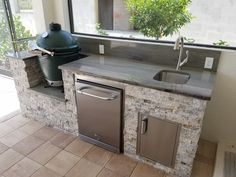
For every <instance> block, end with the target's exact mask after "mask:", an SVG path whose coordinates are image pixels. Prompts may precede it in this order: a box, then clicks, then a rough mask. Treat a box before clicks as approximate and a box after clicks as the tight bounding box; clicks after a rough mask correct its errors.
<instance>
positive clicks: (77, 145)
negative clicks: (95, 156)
mask: <svg viewBox="0 0 236 177" xmlns="http://www.w3.org/2000/svg"><path fill="white" fill-rule="evenodd" d="M92 147H93V145H92V144H89V143H86V142H84V141H82V140H80V139H78V138H76V139H75V140H74V141H73V142H72V143H71V144H69V145H68V146H67V147H66V148H65V150H66V151H68V152H71V153H73V154H75V155H77V156H79V157H83V156H84V155H85V154H86V153H87V152H88V151H89V150H90V149H91V148H92Z"/></svg>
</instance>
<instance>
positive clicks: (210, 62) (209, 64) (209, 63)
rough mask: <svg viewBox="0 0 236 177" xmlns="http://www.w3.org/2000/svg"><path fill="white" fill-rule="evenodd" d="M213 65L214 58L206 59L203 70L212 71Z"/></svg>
mask: <svg viewBox="0 0 236 177" xmlns="http://www.w3.org/2000/svg"><path fill="white" fill-rule="evenodd" d="M213 63H214V58H212V57H206V60H205V66H204V68H205V69H212V67H213Z"/></svg>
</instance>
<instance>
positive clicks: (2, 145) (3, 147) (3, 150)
mask: <svg viewBox="0 0 236 177" xmlns="http://www.w3.org/2000/svg"><path fill="white" fill-rule="evenodd" d="M7 149H8V147H7V146H6V145H5V144H2V143H0V154H1V153H3V152H5V151H6V150H7Z"/></svg>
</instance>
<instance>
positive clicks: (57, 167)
mask: <svg viewBox="0 0 236 177" xmlns="http://www.w3.org/2000/svg"><path fill="white" fill-rule="evenodd" d="M79 160H80V157H78V156H76V155H73V154H71V153H69V152H66V151H61V152H60V153H59V154H57V155H56V156H55V157H54V158H53V159H51V160H50V161H49V162H48V163H47V164H46V165H45V166H46V167H47V168H49V169H51V170H53V171H55V172H56V173H58V174H60V175H61V176H64V175H65V174H66V173H67V172H68V171H69V170H70V169H71V168H72V167H73V166H74V165H75V164H76V163H77V162H78V161H79Z"/></svg>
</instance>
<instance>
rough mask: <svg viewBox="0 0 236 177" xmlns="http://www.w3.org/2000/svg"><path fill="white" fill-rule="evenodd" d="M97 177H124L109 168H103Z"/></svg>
mask: <svg viewBox="0 0 236 177" xmlns="http://www.w3.org/2000/svg"><path fill="white" fill-rule="evenodd" d="M97 177H123V176H120V175H118V174H116V173H114V172H113V171H111V170H109V169H106V168H103V169H102V171H101V172H100V173H99V175H98V176H97Z"/></svg>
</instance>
